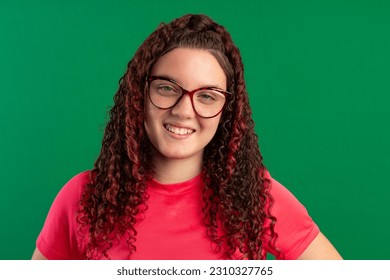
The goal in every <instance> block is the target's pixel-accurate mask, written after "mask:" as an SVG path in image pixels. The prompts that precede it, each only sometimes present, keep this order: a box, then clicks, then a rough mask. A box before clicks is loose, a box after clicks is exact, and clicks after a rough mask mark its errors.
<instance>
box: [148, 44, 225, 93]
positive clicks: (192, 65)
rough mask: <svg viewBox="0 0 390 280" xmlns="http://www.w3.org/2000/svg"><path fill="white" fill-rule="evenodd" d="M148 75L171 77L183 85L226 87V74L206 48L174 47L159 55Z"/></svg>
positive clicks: (191, 86) (189, 86) (192, 86)
mask: <svg viewBox="0 0 390 280" xmlns="http://www.w3.org/2000/svg"><path fill="white" fill-rule="evenodd" d="M150 75H152V76H165V77H168V78H171V79H173V80H175V81H177V82H178V83H180V84H181V85H182V86H183V87H187V88H196V87H202V86H210V85H212V86H218V87H221V88H223V89H225V88H226V75H225V72H224V71H223V69H222V68H221V66H220V65H219V63H218V61H217V59H216V58H215V57H214V56H213V55H212V54H211V53H210V52H208V51H207V50H202V49H193V48H176V49H173V50H171V51H170V52H168V53H166V54H164V55H163V56H161V57H160V58H159V59H158V60H157V62H156V63H155V64H154V66H153V67H152V70H151V73H150Z"/></svg>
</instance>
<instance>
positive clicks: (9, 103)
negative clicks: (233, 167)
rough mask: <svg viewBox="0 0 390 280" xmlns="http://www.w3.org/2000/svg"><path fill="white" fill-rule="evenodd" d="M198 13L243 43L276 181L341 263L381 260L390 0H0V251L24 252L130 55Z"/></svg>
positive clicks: (100, 119) (90, 149) (89, 152)
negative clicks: (159, 30)
mask: <svg viewBox="0 0 390 280" xmlns="http://www.w3.org/2000/svg"><path fill="white" fill-rule="evenodd" d="M185 13H205V14H208V15H209V16H211V17H212V18H214V19H215V20H216V21H217V22H219V23H220V24H222V25H224V26H225V27H226V28H227V29H228V30H229V31H230V32H231V35H232V37H233V39H234V41H235V43H236V44H237V45H238V47H239V48H240V50H241V53H242V57H243V60H244V64H245V76H246V81H247V87H248V91H249V93H250V98H251V99H250V101H251V104H252V106H253V115H254V119H255V122H256V131H257V133H258V134H259V143H260V147H261V150H262V153H263V155H264V157H265V163H266V165H267V167H268V168H269V170H270V172H271V174H272V175H273V177H275V178H276V179H277V180H278V181H280V182H281V183H283V184H284V185H285V186H287V187H288V188H289V189H290V190H291V191H292V192H293V193H294V194H295V195H296V196H297V197H298V199H299V200H300V201H301V202H302V203H303V204H304V205H305V206H306V208H307V209H308V211H309V213H310V214H311V215H312V217H313V218H314V219H315V221H316V222H317V223H318V225H319V226H320V228H321V230H322V231H323V232H324V233H325V235H326V236H327V237H328V238H329V239H330V240H331V241H332V242H333V244H334V245H335V246H336V247H337V249H338V250H339V251H340V253H341V254H342V256H343V257H344V258H346V259H389V251H390V242H389V237H390V223H389V221H390V211H389V210H390V209H389V208H390V207H389V201H390V168H389V167H390V164H389V155H390V153H389V150H390V149H389V143H390V129H389V121H390V110H389V105H390V97H389V95H390V75H389V74H390V70H389V67H390V54H389V52H390V16H389V15H390V2H389V1H386V0H383V1H379V0H366V1H359V0H350V1H347V0H344V1H343V0H327V1H310V0H306V1H300V0H297V1H277V0H275V1H271V0H269V1H226V0H224V1H204V2H203V1H196V3H193V2H192V1H124V0H122V1H103V0H99V1H97V0H94V1H92V0H91V1H85V0H84V1H83V0H80V1H76V0H71V1H69V0H68V1H49V0H38V1H11V0H10V1H1V2H0V106H1V109H0V129H1V130H0V131H1V137H0V178H1V183H0V184H1V185H0V186H1V193H0V213H1V225H0V227H1V230H0V240H1V241H2V242H1V243H2V245H0V259H29V258H30V257H31V254H32V252H33V249H34V247H35V239H36V237H37V235H38V233H39V231H40V229H41V227H42V225H43V222H44V219H45V217H46V214H47V211H48V209H49V207H50V204H51V203H52V201H53V199H54V197H55V195H56V194H57V192H58V191H59V189H60V188H61V187H62V186H63V185H64V183H65V182H66V181H67V180H69V179H70V178H71V177H72V176H74V175H75V174H77V173H79V172H81V171H84V170H86V169H90V168H91V167H92V165H93V162H94V161H95V159H96V157H97V155H98V153H99V150H100V143H101V138H102V133H103V130H104V127H105V123H106V121H107V111H108V109H109V107H110V106H111V105H112V103H113V102H112V97H113V95H114V93H115V91H116V89H117V85H118V80H119V78H120V77H121V76H122V74H123V73H124V71H125V69H126V64H127V62H128V60H130V58H131V57H132V56H133V54H134V52H135V50H136V49H137V48H138V46H139V45H140V44H141V43H142V42H143V40H144V39H145V38H146V37H147V36H148V35H149V34H150V33H151V32H152V31H153V30H154V29H155V28H156V27H157V25H158V24H159V23H160V22H163V21H164V22H167V21H170V20H172V19H173V18H176V17H178V16H181V15H182V14H185Z"/></svg>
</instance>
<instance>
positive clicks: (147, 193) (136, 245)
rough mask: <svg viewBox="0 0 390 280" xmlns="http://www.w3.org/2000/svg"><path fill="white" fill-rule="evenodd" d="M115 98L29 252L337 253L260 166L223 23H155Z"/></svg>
mask: <svg viewBox="0 0 390 280" xmlns="http://www.w3.org/2000/svg"><path fill="white" fill-rule="evenodd" d="M114 100H115V105H114V106H113V108H112V110H111V112H110V121H109V122H108V124H107V127H106V130H105V135H104V139H103V144H102V150H101V153H100V156H99V157H98V159H97V161H96V163H95V167H94V169H93V170H91V171H87V172H84V173H81V174H79V175H77V176H75V177H74V178H73V179H71V180H70V181H69V182H68V183H67V184H66V185H65V186H64V188H63V189H62V190H61V191H60V193H59V194H58V196H57V198H56V199H55V201H54V203H53V205H52V207H51V209H50V212H49V214H48V216H47V219H46V222H45V225H44V227H43V229H42V231H41V233H40V235H39V237H38V239H37V248H36V250H35V252H34V255H33V259H46V258H47V259H264V258H265V257H266V254H267V253H271V254H273V255H275V256H276V257H277V258H278V259H340V258H341V257H340V255H339V254H338V253H337V251H336V250H335V249H334V247H333V246H332V245H331V244H330V242H329V241H328V240H327V239H326V238H325V237H324V235H323V234H322V233H321V232H320V231H319V228H318V227H317V225H316V224H315V223H314V222H313V220H312V219H311V218H310V216H309V215H308V213H307V211H306V209H305V208H304V207H303V206H302V205H301V204H300V203H299V202H298V201H297V200H296V198H295V197H294V196H293V195H292V194H291V193H290V192H289V191H288V190H287V189H285V188H284V187H283V186H281V185H280V184H279V183H278V182H277V181H275V180H274V179H273V178H271V176H270V174H269V172H268V171H267V169H266V168H265V166H264V165H263V163H262V156H261V154H260V151H259V147H258V139H257V136H256V134H255V131H254V124H253V120H252V117H251V109H250V106H249V102H248V95H247V92H246V88H245V81H244V75H243V65H242V61H241V57H240V54H239V50H238V49H237V47H236V46H235V45H234V43H233V42H232V39H231V37H230V35H229V33H228V32H227V31H226V30H225V29H224V28H223V27H222V26H221V25H219V24H217V23H215V22H214V21H212V20H211V19H210V18H209V17H207V16H204V15H185V16H183V17H181V18H178V19H175V20H173V21H172V22H170V23H169V24H162V25H160V26H159V27H158V28H157V29H156V30H155V31H154V32H153V33H152V34H151V35H150V36H149V37H148V38H147V39H146V40H145V42H144V43H143V44H142V45H141V47H140V48H139V49H138V51H137V52H136V54H135V55H134V57H133V59H132V60H131V61H130V62H129V64H128V69H127V72H126V73H125V75H124V76H123V77H122V78H121V80H120V86H119V90H118V91H117V93H116V95H115V97H114Z"/></svg>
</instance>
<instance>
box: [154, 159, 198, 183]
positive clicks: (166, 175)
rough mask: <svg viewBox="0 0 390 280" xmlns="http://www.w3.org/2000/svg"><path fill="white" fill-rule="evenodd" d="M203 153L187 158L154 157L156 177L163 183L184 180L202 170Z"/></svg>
mask: <svg viewBox="0 0 390 280" xmlns="http://www.w3.org/2000/svg"><path fill="white" fill-rule="evenodd" d="M202 162H203V155H202V154H199V155H197V156H196V157H190V158H185V159H168V158H166V157H163V156H161V155H155V156H154V158H153V165H154V171H155V175H154V179H155V180H156V181H158V182H160V183H162V184H173V183H179V182H184V181H187V180H189V179H192V178H194V177H195V176H197V175H198V174H199V173H200V172H201V171H202Z"/></svg>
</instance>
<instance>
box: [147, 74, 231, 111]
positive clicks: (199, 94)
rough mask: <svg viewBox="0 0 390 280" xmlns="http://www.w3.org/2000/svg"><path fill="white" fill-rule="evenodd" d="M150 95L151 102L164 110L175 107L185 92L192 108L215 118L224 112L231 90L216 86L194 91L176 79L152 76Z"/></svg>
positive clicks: (149, 79)
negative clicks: (181, 84)
mask: <svg viewBox="0 0 390 280" xmlns="http://www.w3.org/2000/svg"><path fill="white" fill-rule="evenodd" d="M146 80H147V82H148V87H149V90H148V95H149V99H150V102H152V104H153V105H154V106H155V107H157V108H159V109H162V110H167V109H171V108H173V107H174V106H175V105H176V104H177V103H179V102H180V100H181V99H182V98H183V96H184V95H185V94H188V95H189V96H190V99H191V104H192V108H193V109H194V111H195V113H196V114H197V115H198V116H199V117H202V118H213V117H215V116H217V115H219V114H220V113H221V112H222V109H223V107H224V106H225V103H226V99H227V97H228V96H229V95H231V93H230V92H228V91H225V90H222V89H220V88H216V87H202V88H198V89H195V90H192V91H189V90H186V89H184V88H183V87H182V86H180V85H179V84H178V83H177V82H175V81H174V80H171V79H168V78H165V77H160V76H150V77H147V78H146Z"/></svg>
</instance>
